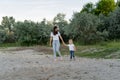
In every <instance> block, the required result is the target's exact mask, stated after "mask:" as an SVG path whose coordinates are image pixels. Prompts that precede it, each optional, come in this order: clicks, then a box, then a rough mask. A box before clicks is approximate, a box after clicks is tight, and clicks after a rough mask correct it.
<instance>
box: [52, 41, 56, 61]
mask: <svg viewBox="0 0 120 80" xmlns="http://www.w3.org/2000/svg"><path fill="white" fill-rule="evenodd" d="M53 54H54V59H56V41H53Z"/></svg>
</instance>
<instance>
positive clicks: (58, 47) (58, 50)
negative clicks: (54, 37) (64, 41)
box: [56, 41, 62, 57]
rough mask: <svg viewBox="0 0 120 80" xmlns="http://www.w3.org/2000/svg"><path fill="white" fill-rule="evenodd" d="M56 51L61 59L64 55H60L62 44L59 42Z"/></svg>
mask: <svg viewBox="0 0 120 80" xmlns="http://www.w3.org/2000/svg"><path fill="white" fill-rule="evenodd" d="M56 50H57V52H58V55H59V56H60V57H62V55H61V53H60V42H59V41H57V44H56Z"/></svg>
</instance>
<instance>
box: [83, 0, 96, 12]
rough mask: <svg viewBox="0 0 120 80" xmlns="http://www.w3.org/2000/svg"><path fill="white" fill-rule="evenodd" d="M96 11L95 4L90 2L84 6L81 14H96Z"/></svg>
mask: <svg viewBox="0 0 120 80" xmlns="http://www.w3.org/2000/svg"><path fill="white" fill-rule="evenodd" d="M94 10H95V6H94V4H93V3H91V2H90V3H87V4H86V5H84V6H83V9H82V10H81V12H87V13H94Z"/></svg>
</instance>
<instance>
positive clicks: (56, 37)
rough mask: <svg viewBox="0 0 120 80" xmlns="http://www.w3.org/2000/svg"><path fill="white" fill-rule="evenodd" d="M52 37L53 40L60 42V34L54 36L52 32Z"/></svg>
mask: <svg viewBox="0 0 120 80" xmlns="http://www.w3.org/2000/svg"><path fill="white" fill-rule="evenodd" d="M50 36H51V37H52V38H53V40H59V36H60V32H58V34H56V35H54V34H53V32H51V34H50Z"/></svg>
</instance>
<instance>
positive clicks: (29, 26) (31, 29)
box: [0, 0, 120, 45]
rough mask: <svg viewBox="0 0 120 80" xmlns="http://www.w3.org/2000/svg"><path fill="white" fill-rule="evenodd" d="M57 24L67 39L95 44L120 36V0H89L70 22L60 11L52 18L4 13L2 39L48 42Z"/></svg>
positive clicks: (32, 42) (1, 27)
mask: <svg viewBox="0 0 120 80" xmlns="http://www.w3.org/2000/svg"><path fill="white" fill-rule="evenodd" d="M54 25H57V26H59V28H60V33H61V35H62V37H63V39H64V40H65V42H67V41H68V39H69V38H72V39H73V40H74V42H76V43H80V44H95V43H99V42H102V41H111V40H119V39H120V1H119V0H118V1H117V2H115V1H114V0H99V1H98V2H97V3H96V4H93V3H91V2H90V3H87V4H85V5H84V6H83V8H82V10H81V11H80V12H76V13H74V14H73V16H72V18H71V19H70V21H69V22H68V21H67V20H65V14H62V13H58V14H57V15H56V16H55V17H54V18H53V20H52V21H48V20H46V19H43V20H42V21H40V22H34V21H32V20H24V21H17V22H16V21H15V19H14V18H13V17H8V16H4V17H3V18H2V21H1V25H0V43H1V44H2V43H16V42H18V43H21V44H24V45H31V44H48V43H49V37H50V32H51V31H52V29H53V27H54Z"/></svg>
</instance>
